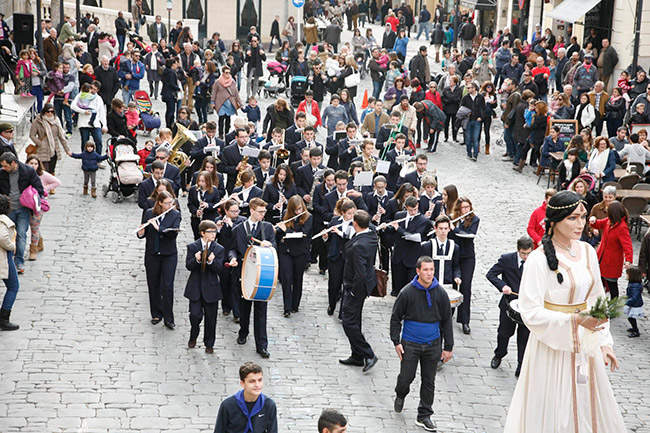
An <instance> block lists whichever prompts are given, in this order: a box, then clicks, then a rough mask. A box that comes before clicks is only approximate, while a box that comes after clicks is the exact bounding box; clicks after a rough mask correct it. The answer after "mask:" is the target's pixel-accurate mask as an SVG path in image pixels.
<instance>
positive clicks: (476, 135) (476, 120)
mask: <svg viewBox="0 0 650 433" xmlns="http://www.w3.org/2000/svg"><path fill="white" fill-rule="evenodd" d="M460 105H461V107H466V108H468V109H469V110H470V113H469V120H468V124H467V128H464V127H463V131H466V133H467V136H468V137H467V138H466V145H467V158H469V159H470V160H472V161H474V162H476V159H477V158H478V154H479V143H480V138H481V126H482V124H483V119H484V118H485V116H486V114H485V111H486V104H485V98H484V97H483V95H481V94H480V93H478V86H477V85H476V83H475V82H471V83H469V86H468V94H467V95H465V96H464V97H463V99H462V101H461V103H460Z"/></svg>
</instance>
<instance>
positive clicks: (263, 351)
mask: <svg viewBox="0 0 650 433" xmlns="http://www.w3.org/2000/svg"><path fill="white" fill-rule="evenodd" d="M257 353H259V354H260V356H261V357H262V358H264V359H267V358H269V357H270V356H271V354H270V353H269V351H268V350H266V349H257Z"/></svg>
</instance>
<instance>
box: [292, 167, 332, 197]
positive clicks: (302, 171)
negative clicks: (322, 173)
mask: <svg viewBox="0 0 650 433" xmlns="http://www.w3.org/2000/svg"><path fill="white" fill-rule="evenodd" d="M318 170H325V166H324V165H323V164H320V165H319V166H318V168H317V171H318ZM313 183H314V172H313V171H312V168H311V164H307V165H303V166H302V167H300V168H299V169H298V172H297V175H296V190H297V191H298V195H300V196H301V197H302V196H304V195H306V194H309V192H310V191H311V187H312V185H313Z"/></svg>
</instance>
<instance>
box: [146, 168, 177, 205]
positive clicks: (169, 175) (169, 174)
mask: <svg viewBox="0 0 650 433" xmlns="http://www.w3.org/2000/svg"><path fill="white" fill-rule="evenodd" d="M144 170H145V171H147V172H149V173H151V172H152V168H151V164H147V166H146V167H145V169H144ZM163 177H164V178H165V179H167V180H169V181H170V182H171V183H172V188H173V189H174V194H176V197H178V191H179V190H180V189H181V186H182V185H181V184H182V182H181V171H180V170H179V169H178V167H176V166H175V165H173V164H170V163H169V162H168V163H167V164H165V172H164V173H163ZM152 191H153V190H152Z"/></svg>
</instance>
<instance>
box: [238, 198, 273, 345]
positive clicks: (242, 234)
mask: <svg viewBox="0 0 650 433" xmlns="http://www.w3.org/2000/svg"><path fill="white" fill-rule="evenodd" d="M248 208H249V209H250V217H249V218H248V219H247V220H246V221H244V222H242V223H240V224H239V225H237V226H236V227H235V228H234V229H233V231H232V249H231V250H230V251H229V252H228V257H230V262H229V263H228V265H229V266H230V267H231V268H235V269H236V271H235V274H234V275H233V278H237V279H238V280H239V285H240V293H241V283H242V267H243V265H244V255H245V254H246V250H247V249H248V247H249V246H251V245H254V244H255V243H256V241H259V243H260V245H261V246H262V247H273V248H276V244H275V234H274V232H273V225H272V224H271V223H269V222H266V221H264V215H265V214H266V202H265V201H264V200H262V199H261V198H258V197H255V198H253V199H251V201H250V203H249V206H248ZM253 304H254V305H255V313H254V315H253V329H254V334H255V349H256V351H257V353H259V354H260V355H261V356H262V358H268V357H270V356H271V355H270V354H269V351H268V350H267V347H268V339H267V337H266V307H267V303H266V301H249V300H247V299H245V298H243V297H242V298H241V299H240V303H239V310H240V314H241V316H240V321H239V337H238V338H237V344H246V339H247V338H248V333H249V325H250V316H251V309H252V308H253Z"/></svg>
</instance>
